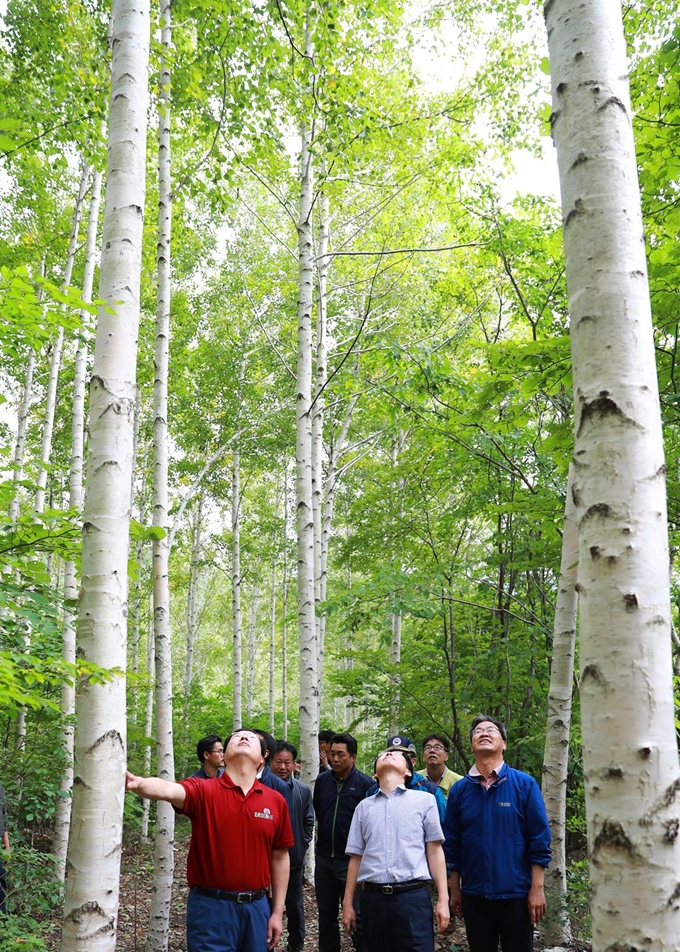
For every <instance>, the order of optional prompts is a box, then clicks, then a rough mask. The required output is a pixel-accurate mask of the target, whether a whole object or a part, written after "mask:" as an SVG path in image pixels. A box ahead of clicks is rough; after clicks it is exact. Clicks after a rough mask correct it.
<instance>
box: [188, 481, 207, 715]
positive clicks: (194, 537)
mask: <svg viewBox="0 0 680 952" xmlns="http://www.w3.org/2000/svg"><path fill="white" fill-rule="evenodd" d="M202 524H203V493H200V494H199V496H198V499H197V501H196V506H195V507H194V518H193V527H192V533H191V565H190V567H189V592H188V594H187V653H186V658H185V661H184V722H185V724H186V725H187V726H188V723H189V699H190V696H191V682H192V681H193V677H194V645H195V643H196V635H197V633H198V608H197V606H198V583H199V579H200V567H199V562H200V558H201V546H202V538H201V530H202Z"/></svg>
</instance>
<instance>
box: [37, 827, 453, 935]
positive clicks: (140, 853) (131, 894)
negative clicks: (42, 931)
mask: <svg viewBox="0 0 680 952" xmlns="http://www.w3.org/2000/svg"><path fill="white" fill-rule="evenodd" d="M178 832H179V831H178ZM188 847H189V838H188V837H187V838H186V839H181V838H179V837H178V839H177V842H176V845H175V882H174V887H173V903H172V913H171V922H170V942H169V944H168V952H186V947H187V943H186V928H185V910H186V897H187V884H186V861H187V851H188ZM152 875H153V846H152V845H151V844H149V845H140V844H139V843H134V844H133V843H128V844H125V845H124V847H123V859H122V864H121V879H120V911H119V913H118V941H117V943H116V952H144V950H145V949H146V931H147V923H148V920H149V905H150V903H151V880H152ZM305 920H306V924H307V937H306V940H305V950H306V952H313V950H316V949H318V943H317V941H316V937H317V929H318V923H317V916H316V903H315V901H314V889H313V887H312V886H309V885H305ZM284 929H285V918H284ZM44 941H45V945H46V946H47V948H48V949H49V950H50V952H58V949H59V941H60V922H59V921H58V920H57V919H56V918H55V920H54V921H53V922H51V923H50V924H49V927H48V932H47V935H46V936H45V939H44ZM278 948H279V949H282V950H283V949H285V948H286V933H285V931H284V935H283V938H282V940H281V942H280V943H279V946H278ZM435 948H436V952H468V945H467V941H466V939H465V929H464V927H463V924H462V923H460V922H458V923H457V924H456V929H455V932H454V933H453V934H452V935H451V936H437V937H436V941H435ZM351 950H352V943H351V942H350V940H349V938H348V937H347V936H345V935H344V933H343V939H342V952H351Z"/></svg>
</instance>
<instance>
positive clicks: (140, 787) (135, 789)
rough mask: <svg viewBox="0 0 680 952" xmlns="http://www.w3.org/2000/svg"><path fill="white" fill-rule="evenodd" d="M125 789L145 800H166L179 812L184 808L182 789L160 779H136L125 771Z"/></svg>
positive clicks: (183, 792)
mask: <svg viewBox="0 0 680 952" xmlns="http://www.w3.org/2000/svg"><path fill="white" fill-rule="evenodd" d="M125 789H126V790H129V791H130V793H136V794H137V796H139V797H144V799H145V800H167V802H168V803H171V804H172V805H173V807H177V809H178V810H181V809H182V808H183V807H184V801H185V800H186V793H185V791H184V787H183V786H182V785H181V784H179V783H172V782H171V781H170V780H161V779H160V777H136V776H135V775H134V774H132V773H130V771H129V770H126V771H125Z"/></svg>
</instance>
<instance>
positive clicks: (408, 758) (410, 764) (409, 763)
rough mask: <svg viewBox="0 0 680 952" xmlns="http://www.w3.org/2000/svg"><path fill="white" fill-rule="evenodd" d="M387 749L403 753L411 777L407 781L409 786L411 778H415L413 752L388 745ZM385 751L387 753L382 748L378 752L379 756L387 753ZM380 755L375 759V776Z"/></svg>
mask: <svg viewBox="0 0 680 952" xmlns="http://www.w3.org/2000/svg"><path fill="white" fill-rule="evenodd" d="M387 750H390V751H392V753H394V754H401V755H402V756H403V758H404V760H405V761H406V769H407V770H408V778H409V779H408V781H407V783H406V786H408V785H409V783H410V782H411V780H413V761H412V760H411V754H409V752H408V751H407V750H399V749H398V748H396V749H395V748H393V747H388V748H387ZM385 753H387V751H386V750H381V751H380V753H379V754H378V757H380V756H382V754H385ZM378 757H376V758H375V760H374V761H373V776H375V772H376V769H377V766H378Z"/></svg>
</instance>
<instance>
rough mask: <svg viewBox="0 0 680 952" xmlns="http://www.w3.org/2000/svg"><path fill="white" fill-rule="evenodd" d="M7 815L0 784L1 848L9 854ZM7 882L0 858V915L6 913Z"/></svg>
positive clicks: (5, 799) (3, 791) (5, 802)
mask: <svg viewBox="0 0 680 952" xmlns="http://www.w3.org/2000/svg"><path fill="white" fill-rule="evenodd" d="M6 815H7V798H6V797H5V788H4V787H3V785H2V784H1V783H0V838H2V847H3V849H6V850H7V852H9V833H8V832H7V827H6V826H5V816H6ZM6 898H7V880H6V879H5V866H4V864H3V862H2V859H1V858H0V913H2V914H6V913H7V903H6Z"/></svg>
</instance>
